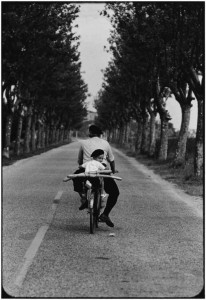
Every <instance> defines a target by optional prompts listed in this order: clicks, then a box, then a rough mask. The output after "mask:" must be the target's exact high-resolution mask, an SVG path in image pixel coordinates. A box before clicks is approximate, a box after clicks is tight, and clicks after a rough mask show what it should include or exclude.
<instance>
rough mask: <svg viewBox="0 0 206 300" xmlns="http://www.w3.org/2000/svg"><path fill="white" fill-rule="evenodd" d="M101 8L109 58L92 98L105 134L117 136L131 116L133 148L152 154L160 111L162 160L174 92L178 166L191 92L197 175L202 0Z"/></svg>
mask: <svg viewBox="0 0 206 300" xmlns="http://www.w3.org/2000/svg"><path fill="white" fill-rule="evenodd" d="M101 14H102V15H104V16H106V17H108V18H109V20H110V21H111V24H112V26H113V29H112V31H111V34H110V38H109V43H110V48H109V50H107V51H111V52H112V54H113V59H112V60H111V61H110V62H109V65H108V67H107V68H106V69H105V70H104V83H103V85H102V89H101V90H100V91H99V94H98V96H97V99H96V100H95V103H96V104H95V105H96V109H97V111H98V116H99V117H98V122H99V123H100V124H101V126H103V127H104V129H105V130H107V131H108V134H109V136H113V137H114V136H115V137H116V139H119V140H121V141H123V140H124V136H126V135H127V134H126V132H128V128H129V124H131V122H136V124H137V134H136V143H135V147H136V151H137V152H139V151H141V152H142V153H148V154H149V155H150V156H153V155H154V153H155V146H156V135H155V128H156V127H155V123H156V118H157V116H158V115H159V118H160V121H161V136H160V147H159V154H158V157H159V159H160V160H166V159H167V148H168V127H169V123H170V120H171V117H170V115H169V112H168V111H167V109H166V101H167V99H168V97H170V96H171V95H172V94H173V95H174V97H175V99H176V101H178V103H179V104H180V107H181V111H182V123H181V128H180V132H179V138H178V144H177V150H176V155H175V161H174V163H175V165H176V166H177V165H181V164H182V163H183V162H184V160H185V153H186V142H187V135H188V127H189V121H190V110H191V107H192V104H191V103H192V101H193V100H194V99H195V98H196V101H197V102H198V122H197V131H196V150H195V154H194V158H195V159H194V169H195V174H196V175H197V176H199V175H200V174H201V168H202V165H203V95H204V89H203V84H204V70H203V68H204V66H203V65H204V58H203V57H204V3H203V2H124V3H115V2H113V3H109V4H106V6H105V10H104V11H102V12H101ZM194 96H195V97H194ZM174 101H175V100H174ZM157 114H158V115H157ZM105 120H106V121H105Z"/></svg>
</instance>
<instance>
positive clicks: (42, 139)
mask: <svg viewBox="0 0 206 300" xmlns="http://www.w3.org/2000/svg"><path fill="white" fill-rule="evenodd" d="M45 137H46V134H45V124H43V125H42V128H41V148H45Z"/></svg>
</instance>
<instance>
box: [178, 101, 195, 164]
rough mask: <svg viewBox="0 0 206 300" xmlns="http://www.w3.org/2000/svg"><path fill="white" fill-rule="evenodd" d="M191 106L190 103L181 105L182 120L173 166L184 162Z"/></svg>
mask: <svg viewBox="0 0 206 300" xmlns="http://www.w3.org/2000/svg"><path fill="white" fill-rule="evenodd" d="M191 107H192V105H191V104H187V105H181V110H182V122H181V127H180V133H179V136H178V142H177V149H176V153H175V160H174V166H181V165H182V164H184V162H185V154H186V146H187V136H188V129H189V123H190V111H191Z"/></svg>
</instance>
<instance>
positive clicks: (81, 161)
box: [77, 146, 83, 165]
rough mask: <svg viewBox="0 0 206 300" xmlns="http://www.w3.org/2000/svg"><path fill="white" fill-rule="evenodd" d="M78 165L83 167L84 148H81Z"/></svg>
mask: <svg viewBox="0 0 206 300" xmlns="http://www.w3.org/2000/svg"><path fill="white" fill-rule="evenodd" d="M77 162H78V164H79V165H82V164H83V149H82V146H80V148H79V154H78V161H77Z"/></svg>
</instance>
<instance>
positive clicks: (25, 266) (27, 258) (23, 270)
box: [14, 191, 63, 288]
mask: <svg viewBox="0 0 206 300" xmlns="http://www.w3.org/2000/svg"><path fill="white" fill-rule="evenodd" d="M62 194H63V191H59V192H58V193H57V195H56V197H55V198H54V200H60V198H61V196H62ZM56 209H57V204H56V203H53V204H52V209H51V211H50V213H49V214H48V216H47V219H46V225H43V226H41V227H40V228H39V230H38V232H37V234H36V236H35V238H34V239H33V241H32V242H31V244H30V246H29V248H28V249H27V251H26V253H25V255H24V258H23V262H22V263H21V264H20V266H19V268H18V272H17V277H16V279H15V281H14V284H15V285H16V286H17V287H18V288H21V286H22V284H23V282H24V279H25V277H26V274H27V272H28V270H29V267H30V266H31V264H32V262H33V260H34V257H35V255H36V253H37V252H38V249H39V247H40V245H41V243H42V241H43V239H44V236H45V234H46V232H47V230H48V229H49V226H50V224H51V222H52V220H53V217H54V214H55V211H56Z"/></svg>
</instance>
